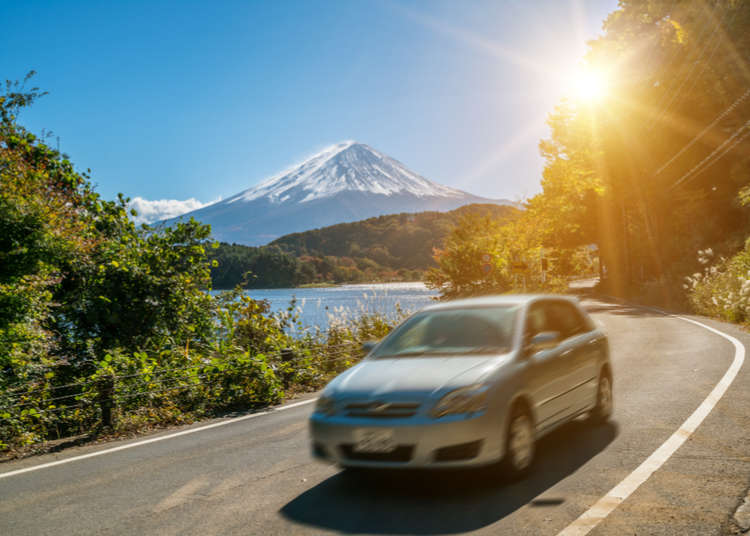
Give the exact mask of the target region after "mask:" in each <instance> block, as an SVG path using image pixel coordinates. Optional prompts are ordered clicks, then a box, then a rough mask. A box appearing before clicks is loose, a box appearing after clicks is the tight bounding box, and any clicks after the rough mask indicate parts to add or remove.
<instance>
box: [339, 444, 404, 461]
mask: <svg viewBox="0 0 750 536" xmlns="http://www.w3.org/2000/svg"><path fill="white" fill-rule="evenodd" d="M339 448H340V449H341V453H342V454H343V455H344V457H345V458H347V459H349V460H352V461H359V462H401V463H406V462H408V461H410V460H411V458H412V456H413V454H414V445H399V446H397V447H396V448H395V449H394V450H392V451H391V452H357V451H355V450H354V445H352V444H348V443H347V444H343V445H340V446H339Z"/></svg>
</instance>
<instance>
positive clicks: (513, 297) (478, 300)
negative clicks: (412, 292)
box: [422, 294, 578, 311]
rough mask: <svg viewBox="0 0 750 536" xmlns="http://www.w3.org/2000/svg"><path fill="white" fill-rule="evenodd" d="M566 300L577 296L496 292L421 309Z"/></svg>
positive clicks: (431, 309)
mask: <svg viewBox="0 0 750 536" xmlns="http://www.w3.org/2000/svg"><path fill="white" fill-rule="evenodd" d="M560 299H562V300H567V301H570V302H572V303H577V302H578V298H577V297H575V296H566V295H564V294H496V295H492V296H478V297H474V298H462V299H458V300H449V301H444V302H440V303H437V304H435V305H429V306H427V307H425V308H424V309H422V310H423V311H436V310H440V309H462V308H469V307H491V306H493V305H494V306H503V305H504V306H513V305H527V304H529V303H531V302H534V301H538V300H560Z"/></svg>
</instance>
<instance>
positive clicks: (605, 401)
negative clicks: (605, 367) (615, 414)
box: [590, 371, 613, 424]
mask: <svg viewBox="0 0 750 536" xmlns="http://www.w3.org/2000/svg"><path fill="white" fill-rule="evenodd" d="M612 408H613V402H612V378H611V377H610V376H609V374H607V372H606V371H602V374H601V376H599V386H598V387H597V388H596V405H595V406H594V409H592V410H591V415H590V417H591V421H592V422H594V423H596V424H601V423H605V422H607V421H608V420H609V418H610V417H611V416H612Z"/></svg>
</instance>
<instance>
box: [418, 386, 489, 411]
mask: <svg viewBox="0 0 750 536" xmlns="http://www.w3.org/2000/svg"><path fill="white" fill-rule="evenodd" d="M488 389H489V386H487V385H483V384H476V385H469V386H468V387H461V388H460V389H456V390H455V391H451V392H450V393H448V394H446V395H445V396H443V398H441V399H440V400H439V401H438V403H437V404H435V407H434V408H432V411H431V412H430V413H431V415H432V417H434V418H436V419H437V418H440V417H444V416H445V415H455V414H459V413H477V412H480V411H484V410H486V409H487V391H488Z"/></svg>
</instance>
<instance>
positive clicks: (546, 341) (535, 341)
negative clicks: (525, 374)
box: [529, 331, 560, 353]
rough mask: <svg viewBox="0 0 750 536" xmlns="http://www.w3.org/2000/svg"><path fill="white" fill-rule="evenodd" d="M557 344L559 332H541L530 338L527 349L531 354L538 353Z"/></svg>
mask: <svg viewBox="0 0 750 536" xmlns="http://www.w3.org/2000/svg"><path fill="white" fill-rule="evenodd" d="M558 342H560V332H559V331H542V332H541V333H537V334H536V335H534V336H533V337H532V338H531V341H529V349H530V350H531V353H534V352H539V351H541V350H549V349H550V348H554V347H555V346H557V343H558Z"/></svg>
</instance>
